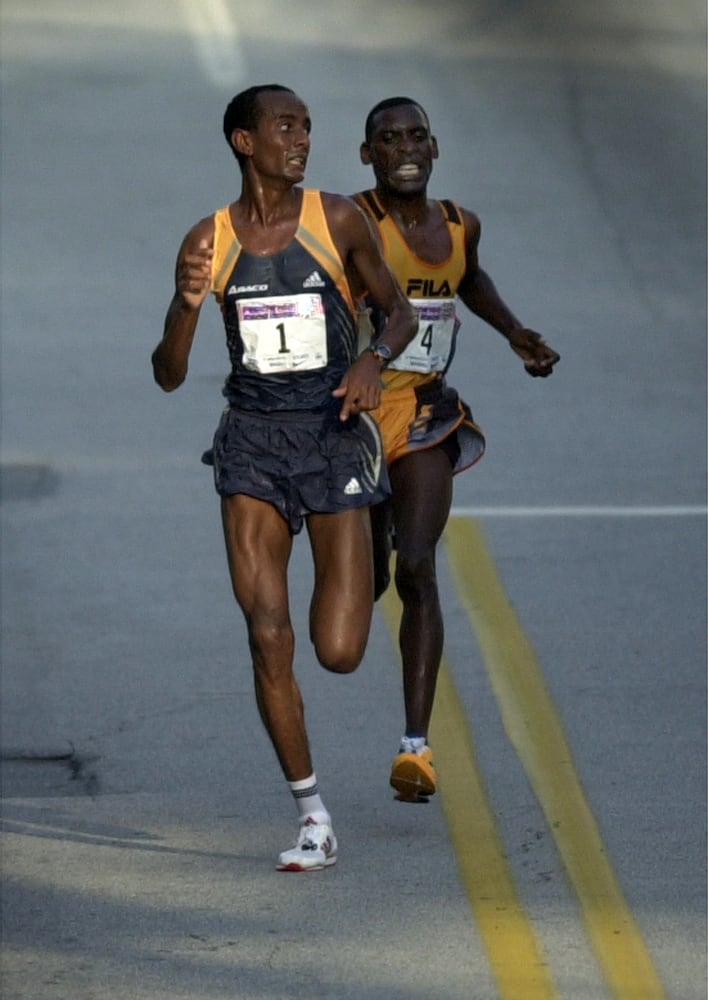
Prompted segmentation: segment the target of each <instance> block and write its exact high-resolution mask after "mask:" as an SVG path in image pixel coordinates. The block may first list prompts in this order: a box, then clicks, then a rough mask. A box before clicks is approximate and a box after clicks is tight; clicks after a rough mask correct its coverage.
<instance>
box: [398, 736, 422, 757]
mask: <svg viewBox="0 0 708 1000" xmlns="http://www.w3.org/2000/svg"><path fill="white" fill-rule="evenodd" d="M424 746H427V744H426V742H425V736H402V737H401V745H400V747H399V750H398V752H399V753H419V752H420V751H421V750H422V749H423V747H424Z"/></svg>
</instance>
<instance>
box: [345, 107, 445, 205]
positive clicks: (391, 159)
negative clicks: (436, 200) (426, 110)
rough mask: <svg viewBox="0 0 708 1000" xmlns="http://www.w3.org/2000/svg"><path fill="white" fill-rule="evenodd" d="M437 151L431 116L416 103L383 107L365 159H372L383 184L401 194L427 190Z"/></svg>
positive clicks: (381, 185)
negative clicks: (430, 121)
mask: <svg viewBox="0 0 708 1000" xmlns="http://www.w3.org/2000/svg"><path fill="white" fill-rule="evenodd" d="M437 155H438V147H437V143H436V141H435V139H434V137H433V136H432V135H431V134H430V126H429V125H428V120H427V118H426V117H425V115H424V114H423V112H422V111H421V109H420V108H418V107H416V106H415V105H414V104H401V105H398V106H397V107H393V108H386V109H384V110H383V111H380V112H379V113H378V114H377V115H376V117H375V119H374V131H373V134H372V136H371V140H370V141H369V143H364V145H363V147H362V156H363V157H364V162H367V159H368V162H369V163H370V164H371V166H372V167H373V168H374V174H375V175H376V182H377V184H378V186H379V188H381V189H382V190H384V191H390V192H391V193H392V194H397V195H406V194H418V193H420V192H421V191H424V190H425V188H426V185H427V183H428V179H429V178H430V175H431V173H432V170H433V160H435V159H437Z"/></svg>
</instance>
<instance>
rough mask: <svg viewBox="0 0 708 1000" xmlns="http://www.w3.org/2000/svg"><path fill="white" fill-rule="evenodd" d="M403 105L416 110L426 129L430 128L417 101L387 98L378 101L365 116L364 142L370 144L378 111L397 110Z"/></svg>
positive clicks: (403, 98) (424, 113)
mask: <svg viewBox="0 0 708 1000" xmlns="http://www.w3.org/2000/svg"><path fill="white" fill-rule="evenodd" d="M404 104H412V105H413V107H414V108H418V110H419V111H420V113H421V114H422V116H423V117H424V118H425V120H426V122H427V123H428V128H430V122H429V120H428V115H427V113H426V111H425V108H424V107H423V105H422V104H419V103H418V101H414V100H413V98H411V97H387V98H386V99H385V100H384V101H379V103H378V104H375V105H374V107H373V108H372V109H371V111H370V112H369V113H368V115H367V116H366V125H365V126H364V138H365V140H366V142H371V137H372V135H373V134H374V119H375V118H376V116H377V114H378V113H379V112H380V111H386V110H387V109H388V108H398V107H400V106H401V105H404Z"/></svg>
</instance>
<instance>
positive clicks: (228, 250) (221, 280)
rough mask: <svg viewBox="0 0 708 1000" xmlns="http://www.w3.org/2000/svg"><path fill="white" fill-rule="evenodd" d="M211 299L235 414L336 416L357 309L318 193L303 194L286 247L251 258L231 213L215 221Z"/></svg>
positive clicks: (353, 343)
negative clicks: (221, 331)
mask: <svg viewBox="0 0 708 1000" xmlns="http://www.w3.org/2000/svg"><path fill="white" fill-rule="evenodd" d="M211 290H212V292H213V293H214V296H215V297H216V300H217V302H218V303H219V306H220V308H221V313H222V316H223V320H224V326H225V329H226V345H227V348H228V352H229V359H230V361H231V372H230V374H229V376H228V378H227V380H226V383H225V385H224V395H225V396H226V398H227V399H228V400H229V403H231V405H232V406H237V407H239V408H242V409H245V410H254V411H259V412H266V413H270V412H273V411H280V412H282V411H286V410H298V411H304V412H323V411H325V410H330V409H331V410H335V409H338V408H339V406H340V405H341V402H340V400H338V399H334V398H333V397H332V390H333V389H336V388H337V386H338V385H339V383H340V382H341V380H342V376H343V375H344V373H345V372H346V370H347V369H348V368H349V367H350V365H351V364H352V362H353V361H354V359H355V358H356V350H357V333H356V322H355V309H354V303H353V299H352V294H351V290H350V288H349V283H348V281H347V278H346V275H345V272H344V264H343V262H342V260H341V258H340V255H339V252H338V250H337V248H336V246H335V244H334V240H333V239H332V236H331V234H330V231H329V227H328V225H327V219H326V216H325V212H324V208H323V206H322V198H321V196H320V192H319V191H314V190H310V189H304V190H303V192H302V207H301V210H300V219H299V223H298V228H297V231H296V232H295V236H294V238H293V240H292V242H291V243H290V244H289V245H288V246H287V247H285V249H284V250H281V251H280V252H279V253H276V254H273V255H272V256H259V255H255V254H251V253H249V252H248V251H247V250H244V248H243V247H242V246H241V244H240V242H239V239H238V233H237V232H236V231H235V230H234V227H233V225H232V223H231V215H230V212H229V206H225V207H224V208H221V209H219V210H218V211H217V212H216V213H215V215H214V258H213V263H212V285H211Z"/></svg>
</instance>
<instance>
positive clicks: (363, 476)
mask: <svg viewBox="0 0 708 1000" xmlns="http://www.w3.org/2000/svg"><path fill="white" fill-rule="evenodd" d="M213 462H214V485H215V487H216V492H217V493H218V494H219V495H220V496H232V495H233V494H235V493H245V494H246V495H248V496H252V497H256V498H257V499H259V500H264V501H265V502H266V503H270V504H272V505H273V506H274V507H275V508H276V509H277V510H279V511H280V513H281V514H282V515H283V517H284V518H285V520H286V521H287V522H288V524H289V525H290V530H291V531H292V533H293V534H297V533H298V532H299V531H300V530H301V529H302V525H303V518H304V517H305V516H306V515H308V514H325V513H326V514H334V513H337V512H339V511H344V510H350V509H352V508H356V507H365V506H368V505H370V504H375V503H379V502H380V501H381V500H385V499H386V497H387V496H389V494H390V492H391V488H390V485H389V480H388V473H387V471H386V465H385V463H384V460H383V447H382V444H381V435H380V433H379V429H378V425H377V424H376V421H375V420H374V419H373V417H371V416H369V414H368V413H361V414H359V415H358V416H354V417H351V418H350V419H349V420H347V421H346V422H342V421H340V420H339V417H338V414H337V413H336V412H328V413H324V414H322V413H318V414H311V413H299V412H292V411H289V412H286V413H282V412H281V413H278V412H273V413H254V412H252V411H250V410H239V409H236V408H235V407H227V408H226V410H224V412H223V414H222V416H221V420H220V422H219V426H218V427H217V429H216V433H215V434H214V448H213Z"/></svg>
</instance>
